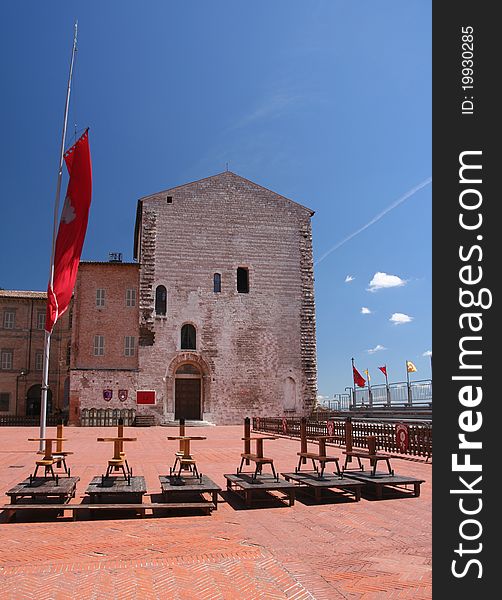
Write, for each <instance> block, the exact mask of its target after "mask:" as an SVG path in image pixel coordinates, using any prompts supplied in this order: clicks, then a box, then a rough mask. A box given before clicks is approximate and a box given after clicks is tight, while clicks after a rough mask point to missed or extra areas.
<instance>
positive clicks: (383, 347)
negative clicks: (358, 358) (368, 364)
mask: <svg viewBox="0 0 502 600" xmlns="http://www.w3.org/2000/svg"><path fill="white" fill-rule="evenodd" d="M381 350H387V348H386V347H385V346H382V344H377V345H376V346H375V347H374V348H370V349H369V350H366V352H367V353H368V354H375V352H380V351H381Z"/></svg>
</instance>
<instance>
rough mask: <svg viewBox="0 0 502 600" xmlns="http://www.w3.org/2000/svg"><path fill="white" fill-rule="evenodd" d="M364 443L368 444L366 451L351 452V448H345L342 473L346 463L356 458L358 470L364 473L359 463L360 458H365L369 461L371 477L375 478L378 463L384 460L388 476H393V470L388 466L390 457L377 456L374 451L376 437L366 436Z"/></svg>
mask: <svg viewBox="0 0 502 600" xmlns="http://www.w3.org/2000/svg"><path fill="white" fill-rule="evenodd" d="M366 442H367V444H368V449H367V450H352V446H350V447H347V449H346V450H345V451H344V454H345V465H344V467H343V469H344V471H345V470H347V463H348V462H349V461H351V460H352V458H357V463H358V465H359V470H360V471H364V466H363V465H362V463H361V458H367V459H368V460H369V461H370V465H371V467H372V469H371V476H372V477H375V474H376V468H377V464H378V461H380V460H384V461H385V462H386V463H387V469H388V470H389V475H391V476H394V469H392V467H391V466H390V456H388V455H387V454H378V452H377V449H376V437H375V436H374V435H368V436H367V437H366Z"/></svg>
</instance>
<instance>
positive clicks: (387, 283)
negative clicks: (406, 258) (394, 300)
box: [368, 271, 406, 292]
mask: <svg viewBox="0 0 502 600" xmlns="http://www.w3.org/2000/svg"><path fill="white" fill-rule="evenodd" d="M405 284H406V281H405V280H404V279H401V277H398V276H397V275H388V274H387V273H381V272H380V271H378V272H377V273H375V274H374V275H373V279H372V280H371V281H370V284H369V285H370V287H369V288H368V292H376V290H381V289H383V288H393V287H399V286H401V285H405Z"/></svg>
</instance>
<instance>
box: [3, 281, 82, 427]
mask: <svg viewBox="0 0 502 600" xmlns="http://www.w3.org/2000/svg"><path fill="white" fill-rule="evenodd" d="M46 303H47V294H46V293H45V292H35V291H11V290H0V417H2V416H6V415H9V416H10V415H12V416H18V417H23V416H38V415H39V414H40V399H41V387H42V365H43V352H44V337H45V336H44V327H45V308H46ZM70 318H71V310H70V311H67V312H66V313H64V314H63V315H62V316H61V318H60V320H59V321H58V323H57V325H56V326H55V328H54V331H53V333H52V343H51V353H50V360H49V387H50V391H49V395H48V410H49V412H54V411H56V410H58V409H59V410H61V411H63V412H66V411H67V409H68V400H69V357H70V348H69V343H70Z"/></svg>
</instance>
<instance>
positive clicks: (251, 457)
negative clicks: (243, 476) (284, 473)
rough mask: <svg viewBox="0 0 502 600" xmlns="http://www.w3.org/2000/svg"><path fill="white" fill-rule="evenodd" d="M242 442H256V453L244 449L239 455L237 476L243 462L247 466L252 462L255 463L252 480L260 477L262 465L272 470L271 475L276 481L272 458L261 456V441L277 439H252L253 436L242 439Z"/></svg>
mask: <svg viewBox="0 0 502 600" xmlns="http://www.w3.org/2000/svg"><path fill="white" fill-rule="evenodd" d="M242 439H243V440H244V442H246V444H247V443H249V442H251V441H252V440H253V441H255V442H256V452H255V453H252V452H249V451H248V449H247V448H246V447H245V448H244V452H242V453H241V464H240V465H239V468H238V469H237V474H239V473H241V472H242V467H243V466H244V461H246V463H247V464H249V463H248V462H247V461H252V462H254V463H255V465H256V468H255V471H254V474H253V478H255V479H256V476H257V475H261V473H262V468H263V465H270V467H271V469H272V473H273V475H274V477H275V479H277V473H276V472H275V467H274V459H273V458H267V457H266V456H263V440H275V439H277V438H276V437H275V436H267V437H264V436H260V437H254V436H249V437H248V436H246V437H243V438H242Z"/></svg>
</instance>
